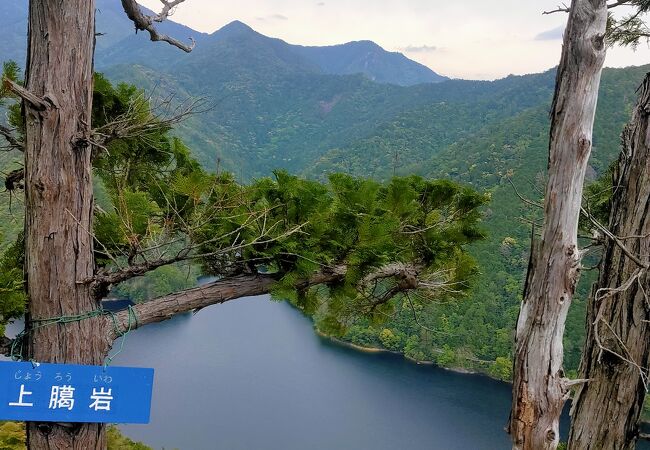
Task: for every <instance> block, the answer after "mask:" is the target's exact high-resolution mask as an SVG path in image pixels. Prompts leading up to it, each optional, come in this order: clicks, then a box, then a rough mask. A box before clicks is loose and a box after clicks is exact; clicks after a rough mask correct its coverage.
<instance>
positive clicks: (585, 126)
mask: <svg viewBox="0 0 650 450" xmlns="http://www.w3.org/2000/svg"><path fill="white" fill-rule="evenodd" d="M606 21H607V5H606V2H605V0H573V2H572V4H571V8H570V12H569V19H568V24H567V28H566V31H565V33H564V46H563V50H562V58H561V61H560V65H559V67H558V73H557V80H556V86H555V97H554V100H553V108H552V111H551V134H550V146H549V166H548V184H547V186H546V194H545V202H544V228H543V231H542V239H541V241H540V242H539V244H538V246H537V248H536V250H535V252H533V254H531V264H530V267H529V271H528V275H527V280H526V288H525V290H524V300H523V303H522V305H521V311H520V313H519V319H518V322H517V331H516V336H515V342H516V352H515V361H514V383H513V400H512V412H511V416H510V423H509V425H508V428H509V430H508V431H509V433H510V434H511V436H512V440H513V449H517V450H533V449H534V450H542V449H555V448H556V447H557V444H558V442H559V436H560V433H559V419H560V415H561V413H562V407H563V406H564V403H565V401H566V399H567V393H568V388H569V382H568V380H566V379H565V378H564V377H563V370H562V359H563V352H564V349H563V346H562V337H563V335H564V327H565V321H566V316H567V312H568V309H569V305H570V304H571V300H572V297H573V293H574V290H575V286H576V283H577V281H578V278H579V276H580V261H581V257H582V254H581V252H580V251H579V250H578V244H577V228H578V218H579V215H580V206H581V201H582V186H583V181H584V176H585V170H586V167H587V161H588V160H589V155H590V153H591V146H592V143H591V139H592V130H593V121H594V115H595V111H596V101H597V97H598V87H599V84H600V76H601V72H602V66H603V61H604V58H605V45H604V34H605V25H606Z"/></svg>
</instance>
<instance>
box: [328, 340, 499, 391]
mask: <svg viewBox="0 0 650 450" xmlns="http://www.w3.org/2000/svg"><path fill="white" fill-rule="evenodd" d="M315 331H316V334H317V335H318V336H319V337H321V338H322V339H327V340H328V341H330V342H333V343H335V344H337V345H340V346H342V347H347V348H351V349H354V350H356V351H359V352H362V353H371V354H377V353H390V354H393V355H399V356H402V357H403V358H404V359H406V360H407V361H409V362H412V363H414V364H417V365H420V366H435V367H438V368H439V369H443V370H448V371H450V372H454V373H460V374H465V375H483V376H486V377H488V378H491V379H493V380H496V381H503V382H504V383H508V382H507V381H504V380H500V379H498V378H495V377H492V376H490V375H489V374H487V373H484V372H481V371H477V370H470V369H465V368H461V367H444V366H440V365H438V364H436V362H435V361H429V360H423V361H420V360H417V359H415V358H411V357H409V356H406V355H405V354H404V353H402V352H397V351H395V350H388V349H387V348H381V347H365V346H363V345H359V344H354V343H352V342H348V341H344V340H343V339H339V338H335V337H333V336H330V335H328V334H326V333H323V332H322V331H320V330H318V329H315Z"/></svg>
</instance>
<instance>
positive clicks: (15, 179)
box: [5, 168, 25, 192]
mask: <svg viewBox="0 0 650 450" xmlns="http://www.w3.org/2000/svg"><path fill="white" fill-rule="evenodd" d="M24 179H25V169H24V168H20V169H16V170H13V171H11V172H9V174H8V175H7V177H6V178H5V189H7V190H8V191H9V192H13V191H15V190H17V189H23V180H24Z"/></svg>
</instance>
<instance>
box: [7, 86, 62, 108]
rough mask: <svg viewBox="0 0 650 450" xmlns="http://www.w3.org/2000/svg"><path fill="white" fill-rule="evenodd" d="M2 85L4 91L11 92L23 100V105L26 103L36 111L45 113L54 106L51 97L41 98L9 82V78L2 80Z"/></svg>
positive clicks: (54, 102)
mask: <svg viewBox="0 0 650 450" xmlns="http://www.w3.org/2000/svg"><path fill="white" fill-rule="evenodd" d="M2 83H3V85H4V88H5V89H7V90H8V91H10V92H13V93H14V94H15V95H17V96H18V97H20V98H21V99H23V100H24V101H25V103H28V104H29V105H30V106H31V107H32V108H33V109H35V110H36V111H45V110H47V109H50V108H52V107H53V106H56V101H54V100H53V99H52V98H51V97H43V98H41V97H39V96H38V95H36V94H34V93H33V92H30V91H28V90H27V89H25V88H24V87H22V86H21V85H19V84H18V83H16V82H14V81H12V80H10V79H9V78H4V79H3V80H2Z"/></svg>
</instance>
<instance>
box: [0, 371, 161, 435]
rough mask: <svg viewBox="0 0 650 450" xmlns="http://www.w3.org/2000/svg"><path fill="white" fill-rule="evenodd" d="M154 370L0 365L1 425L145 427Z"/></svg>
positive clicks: (149, 408)
mask: <svg viewBox="0 0 650 450" xmlns="http://www.w3.org/2000/svg"><path fill="white" fill-rule="evenodd" d="M152 389H153V369H138V368H131V367H103V366H78V365H69V364H45V363H41V364H38V363H31V362H0V420H20V421H31V422H109V423H149V413H150V410H151V391H152Z"/></svg>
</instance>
